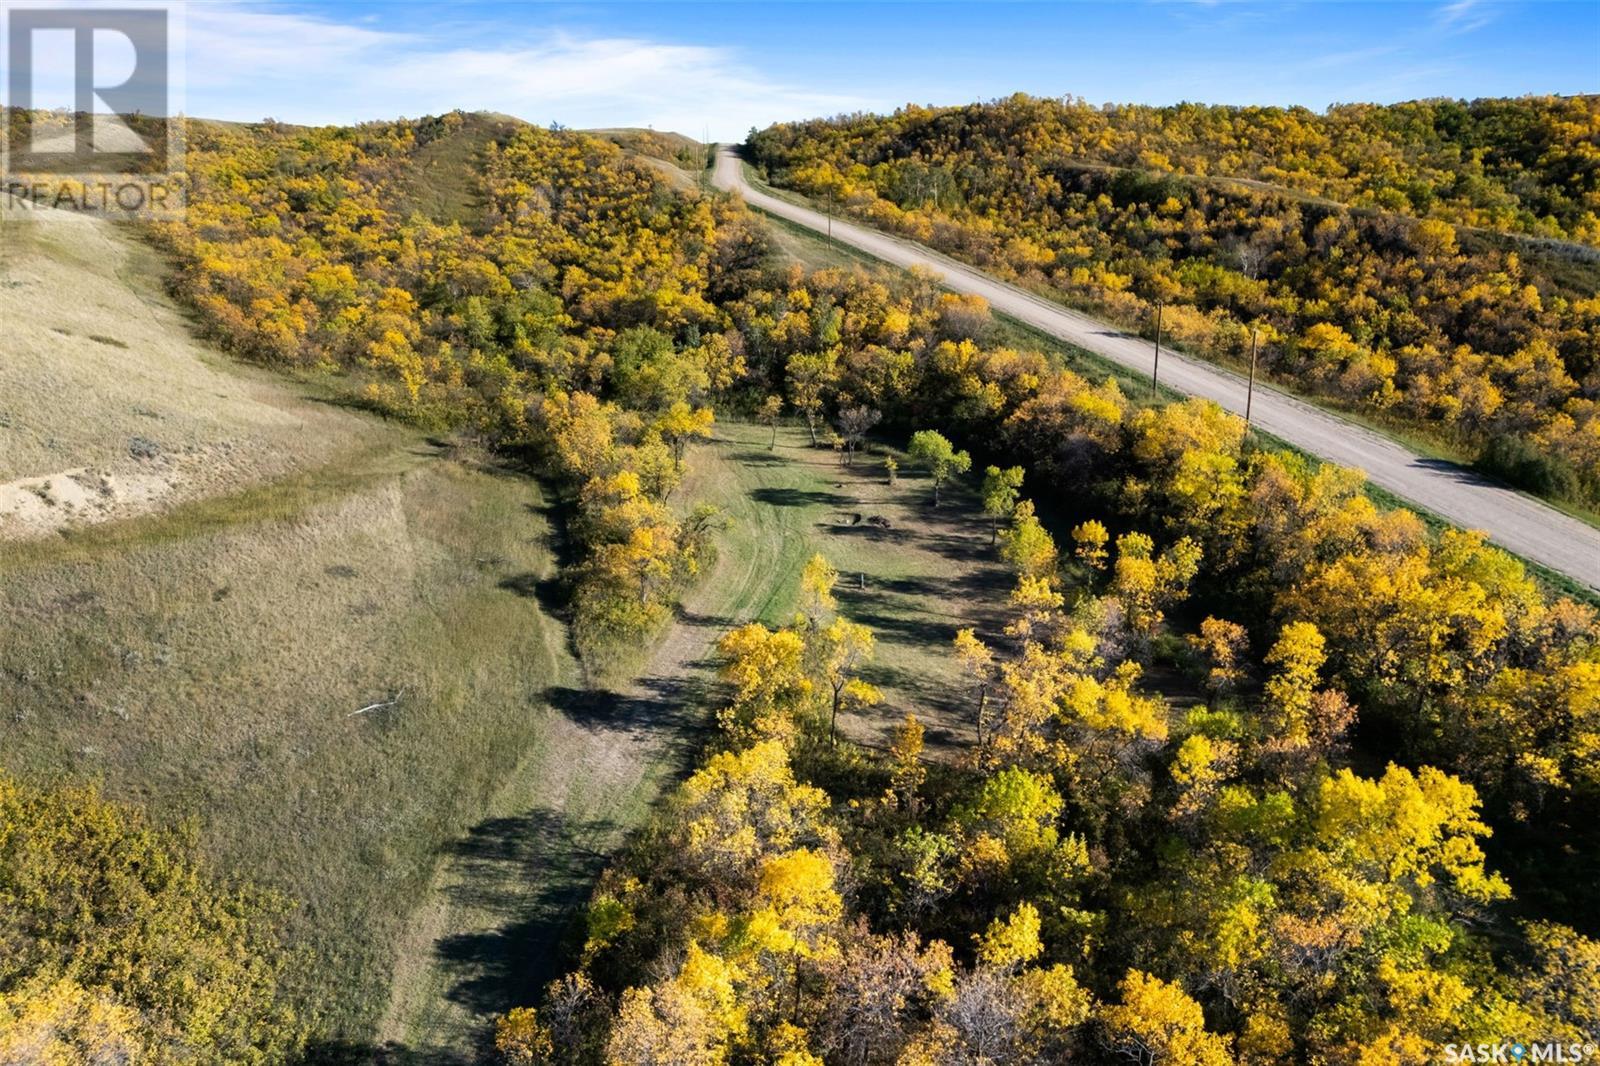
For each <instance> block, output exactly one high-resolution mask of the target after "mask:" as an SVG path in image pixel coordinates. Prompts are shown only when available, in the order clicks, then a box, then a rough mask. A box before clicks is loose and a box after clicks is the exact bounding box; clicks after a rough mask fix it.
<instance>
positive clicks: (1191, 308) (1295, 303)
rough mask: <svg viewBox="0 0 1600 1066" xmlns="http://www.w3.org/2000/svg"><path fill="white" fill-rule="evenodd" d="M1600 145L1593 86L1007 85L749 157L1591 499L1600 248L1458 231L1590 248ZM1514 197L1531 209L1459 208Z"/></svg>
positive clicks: (954, 249) (814, 129)
mask: <svg viewBox="0 0 1600 1066" xmlns="http://www.w3.org/2000/svg"><path fill="white" fill-rule="evenodd" d="M1540 131H1542V132H1540ZM1597 138H1600V101H1597V98H1593V97H1580V98H1546V99H1527V100H1515V101H1506V100H1491V101H1477V102H1475V103H1473V104H1470V105H1467V104H1458V103H1454V102H1451V101H1432V102H1423V103H1418V104H1404V105H1395V106H1394V107H1388V108H1380V107H1367V106H1362V107H1349V108H1335V109H1332V110H1331V111H1329V112H1328V113H1327V114H1326V115H1315V114H1313V113H1311V112H1308V111H1304V110H1294V109H1291V110H1287V111H1284V110H1277V109H1270V108H1265V109H1263V108H1244V109H1239V108H1205V107H1199V106H1192V105H1184V106H1180V107H1176V108H1164V109H1155V108H1140V107H1125V108H1105V109H1096V108H1089V107H1086V106H1084V105H1082V104H1077V103H1070V102H1069V103H1061V102H1057V101H1048V100H1035V99H1031V98H1027V97H1014V98H1011V99H1008V100H1004V101H999V102H996V103H993V104H987V105H973V106H970V107H961V108H946V109H937V110H930V109H921V108H909V109H906V110H903V111H899V112H896V113H895V114H893V115H889V116H872V115H854V116H847V117H843V118H839V119H834V120H817V121H811V122H804V123H795V124H790V125H780V126H774V127H772V128H771V129H768V130H764V131H761V132H759V133H755V134H753V135H752V137H751V140H750V147H751V150H752V152H753V154H754V158H755V160H756V161H757V162H758V163H759V164H760V165H762V166H763V167H764V168H766V169H767V170H768V171H769V172H770V173H771V175H772V176H773V178H774V180H777V181H780V182H782V183H784V184H787V185H791V186H793V187H795V188H798V189H800V190H802V191H805V192H807V193H811V194H814V195H818V196H823V197H826V198H829V199H831V200H834V201H836V202H838V203H840V204H842V205H843V206H844V207H845V208H846V209H847V210H849V211H851V212H853V213H855V214H856V215H858V216H859V217H861V218H864V219H866V220H868V221H870V222H872V223H874V224H876V225H879V226H882V227H884V228H888V229H892V230H896V231H899V232H902V233H906V234H909V235H911V236H913V237H915V238H916V239H917V240H920V241H923V242H925V243H928V244H930V245H932V246H933V247H936V248H938V249H940V250H943V251H946V252H949V253H951V254H953V255H956V256H957V257H959V258H962V259H965V260H968V261H970V262H973V263H976V264H978V265H980V266H983V267H985V268H988V269H992V270H996V271H998V272H999V273H1001V274H1002V275H1004V276H1008V277H1012V278H1015V279H1017V280H1020V281H1022V282H1024V283H1026V284H1030V285H1035V286H1038V287H1042V288H1046V289H1049V290H1052V291H1054V292H1055V293H1057V294H1059V295H1061V296H1063V297H1065V298H1067V299H1069V300H1070V301H1072V302H1074V303H1078V304H1081V305H1084V306H1087V307H1090V308H1093V309H1095V310H1096V311H1098V312H1100V313H1102V314H1105V315H1107V316H1109V317H1111V318H1113V319H1114V320H1116V321H1119V322H1121V323H1123V324H1125V325H1128V326H1130V327H1132V328H1136V329H1140V330H1144V331H1146V332H1147V333H1148V332H1150V331H1151V330H1152V329H1153V328H1154V320H1155V309H1156V306H1157V305H1158V304H1159V305H1161V307H1162V312H1161V315H1162V326H1163V329H1164V332H1165V334H1166V336H1167V337H1168V338H1170V339H1171V340H1173V341H1176V342H1177V343H1179V344H1180V345H1183V346H1185V347H1187V348H1189V349H1191V350H1193V351H1196V352H1198V353H1200V354H1203V355H1206V356H1208V357H1211V358H1214V359H1218V360H1222V361H1226V362H1231V363H1234V364H1235V365H1239V364H1241V363H1242V362H1245V361H1248V353H1249V351H1250V347H1251V336H1252V331H1258V336H1259V338H1260V343H1261V349H1260V350H1261V357H1262V365H1263V366H1264V367H1265V368H1266V370H1267V371H1268V372H1269V373H1271V374H1272V375H1274V376H1276V377H1277V378H1278V379H1279V380H1281V381H1284V382H1286V383H1289V384H1291V385H1293V386H1294V387H1296V388H1299V389H1301V390H1304V391H1307V392H1311V393H1315V394H1318V395H1321V396H1324V397H1327V398H1329V399H1331V400H1333V401H1335V402H1336V403H1338V404H1340V405H1344V406H1348V407H1350V408H1353V409H1357V410H1360V411H1362V412H1364V413H1367V414H1369V415H1371V416H1372V417H1375V418H1378V419H1380V420H1385V421H1392V422H1395V423H1397V424H1400V425H1404V426H1410V427H1421V428H1423V429H1424V430H1426V431H1427V432H1430V433H1432V434H1434V435H1435V436H1437V437H1438V438H1440V439H1442V440H1445V441H1448V442H1449V443H1450V444H1451V445H1452V446H1455V447H1458V448H1460V449H1462V450H1464V451H1465V452H1467V453H1468V454H1469V456H1477V457H1478V458H1480V459H1481V460H1482V462H1483V463H1484V465H1485V466H1487V467H1489V468H1491V469H1492V470H1494V471H1495V472H1497V473H1499V474H1501V475H1503V476H1506V477H1509V478H1511V479H1514V480H1516V481H1517V482H1519V483H1521V484H1523V485H1524V486H1526V487H1528V488H1530V489H1532V490H1534V491H1538V492H1541V493H1544V494H1548V495H1551V496H1556V497H1563V498H1568V499H1574V500H1587V501H1589V502H1591V503H1592V502H1593V501H1594V500H1595V499H1597V498H1600V497H1597V496H1596V493H1597V492H1600V406H1597V402H1596V400H1597V397H1600V349H1597V347H1596V343H1597V341H1596V338H1597V337H1600V303H1597V301H1596V296H1595V293H1596V289H1597V288H1600V270H1597V269H1596V267H1595V262H1596V261H1597V260H1600V256H1597V255H1596V253H1595V252H1594V251H1593V250H1592V249H1585V248H1577V249H1565V250H1563V249H1559V248H1556V249H1552V248H1548V247H1544V246H1542V245H1540V244H1539V243H1537V242H1518V241H1514V240H1510V239H1508V238H1505V237H1501V236H1498V235H1496V234H1493V233H1481V232H1477V231H1472V230H1466V229H1463V230H1459V231H1458V229H1457V227H1456V226H1455V225H1453V224H1452V220H1454V221H1456V222H1462V221H1466V222H1472V223H1476V224H1479V225H1489V226H1503V227H1506V228H1513V229H1517V228H1520V229H1524V230H1534V231H1538V232H1546V233H1550V232H1553V233H1556V234H1560V233H1570V235H1573V236H1577V237H1579V238H1581V239H1584V240H1588V241H1590V242H1591V243H1593V242H1594V241H1595V239H1596V236H1595V234H1596V231H1595V230H1594V220H1595V214H1594V211H1595V204H1596V202H1597V201H1596V197H1597V196H1600V192H1597V189H1600V142H1597ZM1452 168H1453V169H1452ZM1205 175H1235V176H1244V177H1247V178H1251V179H1252V180H1254V179H1267V180H1270V181H1272V182H1274V183H1277V184H1280V185H1282V184H1287V185H1288V186H1289V188H1290V190H1293V189H1302V188H1303V189H1307V190H1309V191H1313V192H1318V193H1322V194H1327V195H1329V196H1333V197H1335V198H1336V199H1338V200H1340V201H1345V202H1337V203H1336V202H1333V201H1329V200H1323V199H1317V198H1311V197H1307V196H1304V195H1300V194H1298V193H1295V192H1293V191H1286V190H1285V189H1279V188H1273V187H1268V186H1264V185H1261V184H1247V183H1241V182H1237V181H1219V180H1215V179H1213V178H1210V177H1204V176H1205ZM1291 179H1292V180H1291ZM1417 187H1426V188H1427V189H1429V190H1432V192H1430V193H1429V194H1428V195H1427V196H1423V195H1421V194H1420V193H1417V194H1416V197H1417V198H1416V199H1415V200H1412V199H1407V198H1406V197H1405V196H1403V195H1401V194H1400V193H1398V192H1396V190H1397V189H1401V188H1405V189H1413V190H1415V188H1417ZM1446 188H1448V189H1449V190H1456V192H1453V193H1449V194H1446V192H1444V191H1441V190H1445V189H1446ZM1493 190H1499V192H1498V193H1496V194H1495V195H1491V191H1493ZM1511 190H1515V192H1513V191H1511ZM1387 193H1394V194H1395V195H1393V196H1391V195H1385V194H1387ZM1501 195H1503V197H1506V198H1509V200H1510V201H1513V202H1516V203H1518V204H1521V205H1522V206H1520V207H1518V208H1517V212H1520V213H1517V212H1513V213H1512V214H1509V215H1507V214H1504V213H1501V214H1496V213H1495V212H1493V211H1491V210H1489V209H1488V208H1483V209H1481V210H1480V209H1478V208H1476V207H1470V206H1468V205H1469V204H1472V203H1476V200H1474V199H1473V197H1480V198H1481V197H1488V198H1489V199H1490V200H1493V201H1495V202H1498V200H1496V197H1497V196H1501ZM1463 197H1465V199H1462V198H1463ZM1522 197H1526V202H1525V203H1524V201H1523V200H1522V199H1521V198H1522ZM1351 204H1355V205H1362V206H1364V207H1368V208H1370V209H1362V210H1354V209H1352V208H1351V206H1350V205H1351ZM1578 204H1581V205H1586V206H1582V207H1576V206H1572V205H1578ZM1557 205H1564V206H1559V207H1558V206H1557ZM1563 211H1565V212H1566V213H1565V214H1562V213H1561V212H1563ZM1530 212H1532V214H1530ZM1574 212H1576V213H1575V214H1574ZM1558 215H1559V216H1560V219H1565V221H1564V222H1563V221H1559V220H1557V218H1558ZM1410 216H1418V217H1410ZM1524 216H1526V218H1529V219H1536V220H1537V221H1538V222H1539V225H1533V224H1532V223H1529V224H1528V225H1522V224H1521V222H1519V219H1523V218H1524Z"/></svg>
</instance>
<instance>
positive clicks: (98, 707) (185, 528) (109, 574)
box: [0, 224, 575, 1034]
mask: <svg viewBox="0 0 1600 1066" xmlns="http://www.w3.org/2000/svg"><path fill="white" fill-rule="evenodd" d="M0 230H3V231H4V240H5V242H6V250H7V251H6V255H5V257H4V259H3V262H4V264H5V270H4V274H3V275H0V301H5V303H4V305H3V307H0V316H3V318H4V321H6V323H7V327H8V328H7V330H6V331H5V332H4V334H0V348H3V352H0V354H3V358H0V375H3V378H4V383H3V387H0V464H3V465H0V469H3V470H4V474H3V478H0V479H3V480H4V481H6V482H19V481H20V482H21V483H22V484H23V485H24V486H25V489H24V491H25V492H26V493H27V494H28V496H30V497H31V498H32V499H33V500H34V501H36V503H37V506H35V505H34V504H27V505H26V506H25V508H23V509H16V508H13V510H12V512H11V514H10V516H9V519H7V521H8V524H7V525H5V526H4V533H3V535H0V601H3V603H0V607H3V609H0V767H3V768H4V769H5V770H7V771H10V772H12V773H16V774H19V775H21V776H23V777H26V778H28V779H31V780H41V781H47V780H52V779H58V778H69V779H74V780H84V779H87V780H95V781H100V782H102V783H103V784H104V787H105V790H106V792H107V793H108V794H109V795H110V796H113V797H115V798H117V799H122V800H129V801H134V802H139V803H144V804H147V805H148V806H149V807H150V809H151V810H152V812H153V813H154V814H155V815H156V817H158V818H160V819H162V820H166V821H173V820H178V819H193V820H194V821H195V823H196V826H197V831H198V832H199V835H200V839H201V840H202V842H203V843H204V845H205V847H206V850H207V851H208V852H209V853H210V854H211V855H212V856H213V857H214V858H215V859H216V860H217V861H218V862H219V863H221V864H222V866H223V868H224V869H226V870H228V871H230V872H232V873H235V874H237V875H240V876H247V877H250V878H252V879H255V880H258V881H261V882H264V883H267V884H270V885H273V886H276V887H278V888H280V889H282V890H283V891H284V892H285V893H286V894H288V895H289V896H290V897H291V898H292V899H294V900H295V901H297V902H296V906H295V909H294V911H293V913H292V915H291V918H290V922H291V926H292V929H293V933H294V938H295V941H296V942H297V943H298V944H299V945H301V946H302V947H305V948H306V949H308V950H309V951H310V952H311V957H310V959H309V960H308V963H307V965H306V966H304V967H298V968H297V970H296V973H297V979H298V980H299V981H300V982H301V984H302V987H301V988H300V989H299V991H300V992H301V994H302V996H303V1000H304V1002H305V1003H307V1004H312V1003H316V1004H318V1007H317V1008H316V1012H317V1013H318V1014H320V1015H322V1017H321V1018H320V1024H321V1025H322V1027H323V1028H325V1029H326V1030H328V1031H332V1032H343V1033H350V1034H365V1033H366V1032H367V1031H368V1030H369V1028H370V1026H371V1025H372V1024H373V1023H375V1021H376V1020H377V1017H378V1015H379V1013H380V1012H381V1010H382V1008H383V1004H384V1003H385V1001H386V999H387V992H388V984H389V971H390V967H391V961H392V958H391V956H392V949H393V945H394V943H395V941H396V938H397V936H398V934H399V933H400V931H401V930H402V929H403V928H404V924H405V918H406V915H407V913H408V912H409V910H410V909H411V907H412V905H413V904H414V903H415V901H416V899H417V897H418V894H419V892H420V891H421V890H422V889H423V888H424V887H425V886H426V885H427V884H428V882H429V880H430V879H431V877H432V875H433V871H434V868H435V866H436V864H437V861H438V858H439V855H440V853H441V850H442V849H443V848H444V846H445V845H446V844H447V843H448V842H449V841H450V840H452V839H454V838H455V837H457V836H458V835H459V834H460V833H461V832H462V831H463V830H464V829H465V827H466V826H469V825H471V824H473V823H474V822H475V821H477V820H478V818H479V816H480V814H481V812H482V810H483V808H484V804H485V803H486V801H487V800H488V798H489V797H490V796H491V795H492V794H493V792H494V791H495V789H496V788H497V787H498V786H499V785H500V783H501V781H502V779H503V778H504V777H505V776H506V775H508V774H509V772H510V771H511V769H512V768H513V767H515V766H517V765H518V764H519V763H521V762H523V761H524V760H525V759H526V758H528V757H529V755H530V753H532V752H533V751H534V750H535V749H537V748H538V747H539V746H540V745H541V744H545V743H547V741H548V739H549V738H548V734H547V730H548V727H549V720H550V712H549V710H548V708H547V707H546V704H545V701H544V694H545V693H546V691H547V690H548V689H550V688H551V687H552V686H557V687H559V686H562V685H566V684H570V683H571V680H572V677H573V676H575V670H573V668H572V666H571V663H570V660H569V659H568V657H567V652H566V641H565V631H564V629H563V628H562V627H561V626H560V625H559V623H556V622H554V621H552V620H551V619H550V618H549V617H547V616H546V615H545V614H544V613H543V611H542V610H541V608H540V605H539V602H538V600H537V599H535V598H533V597H531V596H530V595H528V590H529V589H531V588H533V587H534V586H535V585H536V584H538V583H539V582H543V581H545V580H547V579H549V578H550V577H551V576H552V575H553V573H554V570H555V562H554V559H553V555H552V552H553V546H552V545H553V537H552V533H551V528H550V525H549V522H548V521H547V517H546V513H545V512H546V508H545V504H544V501H543V497H542V495H541V492H540V489H539V486H538V485H537V483H535V482H534V481H532V480H530V479H529V478H527V477H525V476H522V475H520V474H515V473H511V472H508V471H505V470H502V469H499V468H497V467H496V466H494V465H492V464H490V463H488V462H486V461H485V460H484V459H483V458H482V457H479V456H474V455H472V454H465V453H459V452H457V451H456V450H454V449H452V448H451V447H449V446H448V445H446V444H444V443H443V442H430V441H429V440H427V439H425V438H424V437H423V436H422V435H421V434H419V433H417V432H415V431H412V430H408V429H403V428H399V427H395V426H392V425H388V424H386V423H384V422H382V421H380V420H378V419H375V418H371V417H368V416H364V415H359V414H355V413H352V412H350V411H348V410H346V409H343V408H341V407H339V406H337V405H335V404H333V403H330V402H328V400H327V395H329V394H330V391H331V390H330V389H329V388H327V387H326V386H323V387H315V386H310V385H303V384H299V383H295V382H291V381H286V380H284V379H281V378H276V377H273V376H271V375H268V374H266V373H264V372H258V371H253V370H251V369H248V368H242V367H238V366H236V365H234V364H231V363H230V362H228V361H226V360H225V359H224V358H223V357H221V356H218V355H216V354H214V353H212V352H209V351H207V350H206V349H205V348H204V347H202V346H201V345H199V344H198V343H197V342H195V341H194V340H192V339H191V337H190V334H189V332H188V330H187V329H186V327H185V323H184V319H183V317H182V315H181V313H180V312H179V311H178V310H177V309H176V308H175V307H173V306H172V305H171V304H170V303H169V302H168V301H167V300H166V299H165V298H164V297H162V296H161V295H160V291H159V275H158V274H154V273H151V272H150V271H151V264H152V262H153V260H152V257H150V255H149V253H147V252H145V251H143V250H142V249H140V248H139V247H138V246H136V245H133V244H131V243H130V242H128V241H127V240H126V239H125V238H124V237H123V236H122V235H121V234H120V233H117V232H115V231H111V230H108V229H107V228H106V227H104V226H100V225H88V226H78V225H65V224H60V225H57V224H52V225H47V226H37V227H33V226H19V227H16V228H13V227H11V226H10V225H7V226H4V227H0ZM47 294H48V297H49V298H46V295H47ZM13 324H15V328H12V327H13ZM95 337H103V338H107V340H105V341H102V340H95V339H93V338H95ZM112 340H114V341H115V342H116V343H114V344H113V343H110V341H112ZM135 438H138V439H141V440H144V441H147V442H149V443H150V444H152V445H154V447H155V449H158V450H155V451H153V452H152V453H151V454H149V455H146V456H143V457H141V456H140V455H136V454H131V453H130V447H129V441H130V440H132V439H135ZM66 471H85V472H89V475H92V476H93V477H94V478H98V479H100V481H101V482H104V483H108V484H109V485H110V486H111V488H110V490H109V492H107V491H104V490H103V489H101V488H96V489H95V490H94V497H93V498H92V499H91V500H90V501H89V502H88V503H87V504H82V505H80V506H77V507H69V506H68V504H69V503H70V502H71V498H70V497H66V496H58V497H56V498H55V499H53V500H45V499H43V498H41V496H40V494H39V492H37V491H35V490H34V489H33V488H32V486H35V485H38V484H40V483H44V484H46V485H54V484H56V483H58V482H59V481H60V480H61V478H62V477H63V476H64V477H66V478H67V479H68V480H71V481H72V482H73V483H74V484H78V483H81V482H82V481H84V480H86V479H87V478H88V475H85V477H73V476H72V475H71V474H64V472H66ZM99 483H100V482H96V484H99ZM136 485H143V486H146V487H147V491H144V492H134V491H132V490H131V489H129V488H128V487H129V486H136ZM52 495H54V494H53V493H52ZM363 708H369V709H367V710H364V711H363V710H362V709H363ZM358 712H359V713H358Z"/></svg>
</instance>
